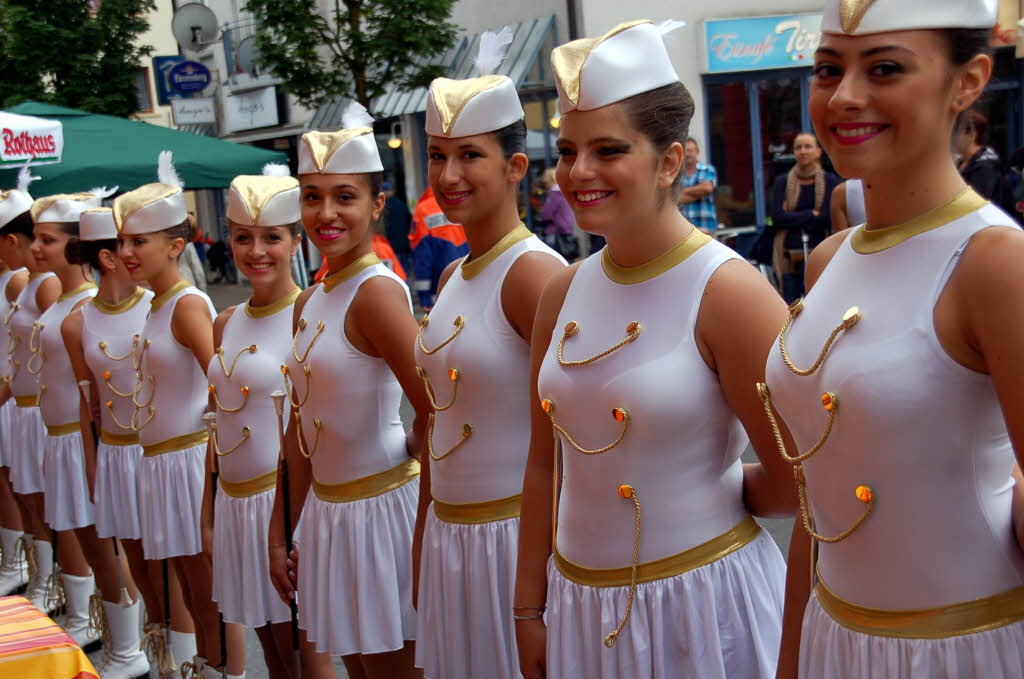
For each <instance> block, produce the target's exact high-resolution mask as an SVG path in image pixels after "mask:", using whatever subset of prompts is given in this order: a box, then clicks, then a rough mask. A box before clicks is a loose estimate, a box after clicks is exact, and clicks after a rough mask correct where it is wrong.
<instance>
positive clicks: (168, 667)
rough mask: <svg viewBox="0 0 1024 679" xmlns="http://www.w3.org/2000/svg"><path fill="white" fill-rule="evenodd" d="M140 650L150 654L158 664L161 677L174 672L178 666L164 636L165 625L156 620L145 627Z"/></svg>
mask: <svg viewBox="0 0 1024 679" xmlns="http://www.w3.org/2000/svg"><path fill="white" fill-rule="evenodd" d="M139 650H140V651H142V652H144V653H145V654H146V655H147V656H149V658H150V660H151V661H152V662H153V663H155V664H156V667H157V672H159V674H160V676H161V677H166V676H170V675H172V674H174V671H175V670H176V669H178V668H177V666H176V665H175V664H174V656H172V655H171V650H170V649H169V648H167V640H166V639H165V638H164V630H163V627H162V626H161V625H160V624H158V623H155V622H147V623H146V625H145V627H144V628H143V635H142V641H141V642H140V643H139Z"/></svg>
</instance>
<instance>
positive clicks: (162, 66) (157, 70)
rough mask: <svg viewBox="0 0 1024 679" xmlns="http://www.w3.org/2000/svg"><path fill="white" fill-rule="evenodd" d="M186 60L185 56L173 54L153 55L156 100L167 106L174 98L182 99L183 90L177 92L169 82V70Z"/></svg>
mask: <svg viewBox="0 0 1024 679" xmlns="http://www.w3.org/2000/svg"><path fill="white" fill-rule="evenodd" d="M183 61H185V57H183V56H180V55H177V54H175V55H173V56H168V57H153V80H154V81H155V82H156V100H157V102H158V103H159V104H161V105H163V106H167V105H168V104H170V103H171V100H172V99H181V98H182V97H183V96H185V95H183V94H182V93H181V92H175V91H174V90H172V89H171V86H170V85H169V84H168V82H167V72H168V71H170V70H171V69H172V68H174V67H175V66H177V65H178V64H180V63H181V62H183Z"/></svg>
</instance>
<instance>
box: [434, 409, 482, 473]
mask: <svg viewBox="0 0 1024 679" xmlns="http://www.w3.org/2000/svg"><path fill="white" fill-rule="evenodd" d="M474 431H475V430H474V428H473V425H471V424H464V425H462V434H461V436H462V438H460V439H459V442H458V443H456V444H455V445H454V446H452V447H451V448H449V449H448V450H447V451H446V452H444V453H442V454H440V455H436V454H435V453H434V413H430V415H429V416H428V417H427V437H426V440H427V453H429V454H430V459H432V460H435V461H437V462H440V461H441V460H443V459H444V458H446V457H448V456H449V455H451V454H452V453H454V452H455V451H456V450H458V449H459V448H460V447H461V446H462V444H463V443H465V442H466V441H468V440H469V437H470V436H472V435H473V432H474Z"/></svg>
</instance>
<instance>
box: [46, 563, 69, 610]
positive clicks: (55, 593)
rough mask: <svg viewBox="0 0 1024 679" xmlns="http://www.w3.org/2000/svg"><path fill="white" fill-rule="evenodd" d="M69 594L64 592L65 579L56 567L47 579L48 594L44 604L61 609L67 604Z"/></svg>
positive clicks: (47, 606)
mask: <svg viewBox="0 0 1024 679" xmlns="http://www.w3.org/2000/svg"><path fill="white" fill-rule="evenodd" d="M67 601H68V599H67V594H66V593H65V592H64V580H63V579H62V578H61V577H60V573H59V572H58V571H57V570H56V569H55V570H54V572H53V573H50V577H48V578H47V579H46V596H45V597H44V598H43V605H44V606H45V607H46V608H53V609H54V610H59V609H61V608H64V606H65V605H66V604H67Z"/></svg>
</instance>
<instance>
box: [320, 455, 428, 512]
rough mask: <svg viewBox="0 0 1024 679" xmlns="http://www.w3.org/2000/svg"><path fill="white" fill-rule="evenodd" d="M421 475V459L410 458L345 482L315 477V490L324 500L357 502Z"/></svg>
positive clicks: (381, 493)
mask: <svg viewBox="0 0 1024 679" xmlns="http://www.w3.org/2000/svg"><path fill="white" fill-rule="evenodd" d="M419 475H420V461H419V460H417V459H415V458H411V457H410V458H409V459H408V460H406V461H405V462H403V463H402V464H400V465H398V466H397V467H392V468H391V469H386V470H384V471H382V472H379V473H377V474H371V475H370V476H364V477H363V478H361V479H355V480H354V481H346V482H345V483H337V484H333V485H331V484H327V483H320V482H319V481H317V480H316V479H313V492H314V493H316V496H317V497H318V498H320V499H321V500H323V501H324V502H355V501H356V500H365V499H367V498H371V497H377V496H378V495H383V494H384V493H387V492H388V491H391V490H394V489H395V488H398V487H399V486H404V485H405V484H407V483H409V482H410V481H412V480H413V479H414V478H416V477H417V476H419Z"/></svg>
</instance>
